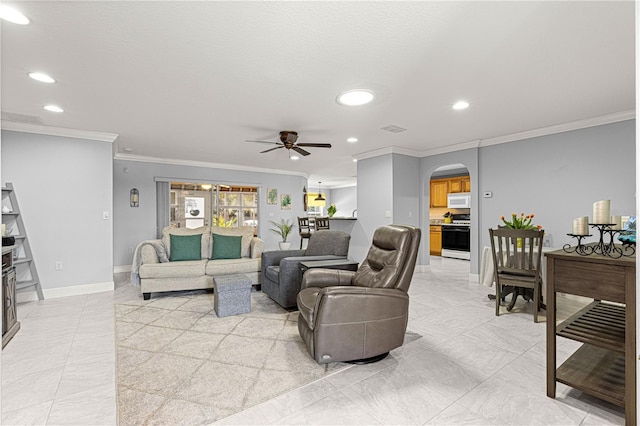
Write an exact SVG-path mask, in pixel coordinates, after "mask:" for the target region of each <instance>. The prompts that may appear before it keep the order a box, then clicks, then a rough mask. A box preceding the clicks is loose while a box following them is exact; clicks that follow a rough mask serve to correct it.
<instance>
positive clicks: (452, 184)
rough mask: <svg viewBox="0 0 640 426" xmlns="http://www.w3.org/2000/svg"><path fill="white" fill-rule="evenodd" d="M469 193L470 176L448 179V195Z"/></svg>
mask: <svg viewBox="0 0 640 426" xmlns="http://www.w3.org/2000/svg"><path fill="white" fill-rule="evenodd" d="M470 191H471V177H470V176H457V177H454V178H449V193H456V192H470Z"/></svg>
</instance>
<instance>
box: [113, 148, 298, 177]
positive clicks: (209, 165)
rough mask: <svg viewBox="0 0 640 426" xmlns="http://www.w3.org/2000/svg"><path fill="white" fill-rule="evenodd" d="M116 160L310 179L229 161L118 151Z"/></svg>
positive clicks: (285, 171) (296, 174)
mask: <svg viewBox="0 0 640 426" xmlns="http://www.w3.org/2000/svg"><path fill="white" fill-rule="evenodd" d="M113 159H114V160H125V161H137V162H139V163H157V164H169V165H173V166H187V167H204V168H207V169H224V170H239V171H244V172H256V173H270V174H276V175H289V176H302V177H303V178H305V179H309V175H308V174H307V173H304V172H293V171H291V170H278V169H268V168H264V167H250V166H242V165H239V164H227V163H210V162H207V161H192V160H177V159H173V158H161V157H149V156H144V155H136V154H122V153H117V154H115V155H114V156H113Z"/></svg>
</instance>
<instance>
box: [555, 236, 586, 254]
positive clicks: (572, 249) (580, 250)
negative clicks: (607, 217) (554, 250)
mask: <svg viewBox="0 0 640 426" xmlns="http://www.w3.org/2000/svg"><path fill="white" fill-rule="evenodd" d="M567 235H568V236H570V237H573V238H577V239H578V245H576V246H572V245H571V244H565V245H564V246H562V250H564V251H566V252H567V253H577V254H579V255H580V256H588V255H590V254H592V253H593V246H591V245H587V244H582V240H583V239H584V238H586V237H590V236H591V234H589V235H577V234H567Z"/></svg>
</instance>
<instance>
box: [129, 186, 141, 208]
mask: <svg viewBox="0 0 640 426" xmlns="http://www.w3.org/2000/svg"><path fill="white" fill-rule="evenodd" d="M139 198H140V193H139V192H138V189H137V188H133V189H132V190H131V192H130V194H129V201H130V202H131V207H138V205H139Z"/></svg>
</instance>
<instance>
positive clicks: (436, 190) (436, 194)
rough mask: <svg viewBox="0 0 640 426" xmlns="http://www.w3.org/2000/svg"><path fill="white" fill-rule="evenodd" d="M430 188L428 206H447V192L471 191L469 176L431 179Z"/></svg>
mask: <svg viewBox="0 0 640 426" xmlns="http://www.w3.org/2000/svg"><path fill="white" fill-rule="evenodd" d="M430 189H431V192H430V193H431V202H430V203H429V207H447V194H455V193H458V192H471V177H470V176H456V177H448V178H441V179H432V180H431V182H430Z"/></svg>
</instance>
